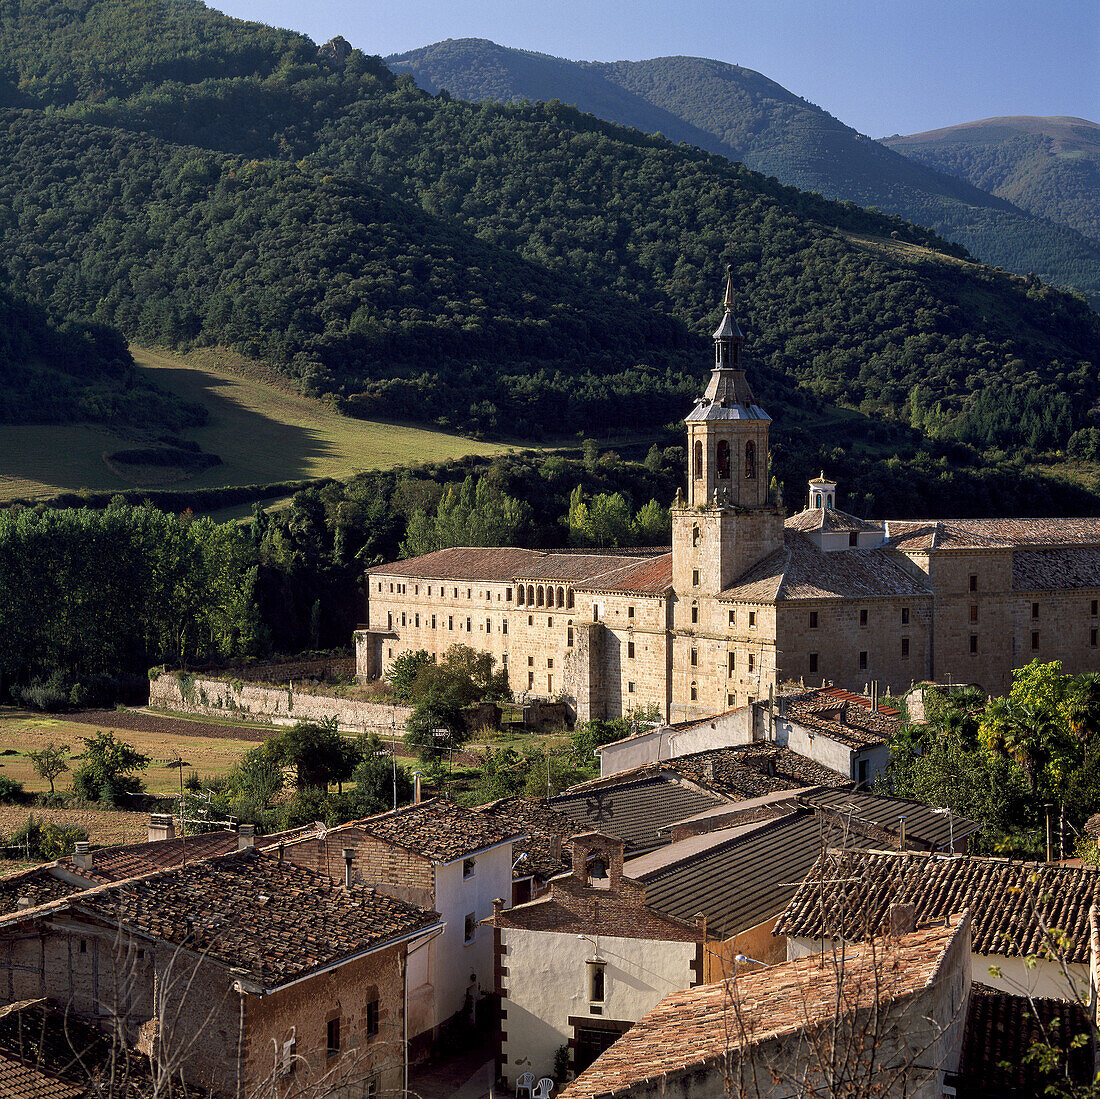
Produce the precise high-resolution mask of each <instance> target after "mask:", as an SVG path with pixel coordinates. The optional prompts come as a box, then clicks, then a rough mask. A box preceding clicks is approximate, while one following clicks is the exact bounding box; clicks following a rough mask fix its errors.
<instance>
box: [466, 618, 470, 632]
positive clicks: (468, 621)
mask: <svg viewBox="0 0 1100 1099" xmlns="http://www.w3.org/2000/svg"><path fill="white" fill-rule="evenodd" d="M466 632H467V633H469V632H470V620H469V619H468V618H467V619H466Z"/></svg>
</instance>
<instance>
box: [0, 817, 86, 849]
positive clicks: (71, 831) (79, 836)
mask: <svg viewBox="0 0 1100 1099" xmlns="http://www.w3.org/2000/svg"><path fill="white" fill-rule="evenodd" d="M87 838H88V833H87V832H85V831H84V829H83V828H80V827H78V826H77V825H75V824H55V823H54V822H53V821H50V820H46V819H44V818H40V817H36V816H35V815H34V814H33V813H32V814H31V815H30V816H28V817H27V823H26V824H24V825H23V827H22V828H20V829H19V830H18V831H17V832H14V833H13V834H12V837H11V841H10V845H9V846H11V847H14V848H17V849H18V850H19V851H20V852H21V853H22V854H24V855H25V857H26V858H28V859H42V860H49V859H59V858H61V856H62V855H69V854H71V853H72V850H73V848H74V847H75V846H76V841H77V840H86V839H87Z"/></svg>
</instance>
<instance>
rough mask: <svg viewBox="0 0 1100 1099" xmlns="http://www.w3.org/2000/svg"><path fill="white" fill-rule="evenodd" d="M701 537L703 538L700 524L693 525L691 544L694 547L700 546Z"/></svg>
mask: <svg viewBox="0 0 1100 1099" xmlns="http://www.w3.org/2000/svg"><path fill="white" fill-rule="evenodd" d="M701 537H702V536H701V535H700V533H699V524H698V523H695V524H693V526H692V528H691V544H692V545H693V546H697V545H699V539H700V538H701Z"/></svg>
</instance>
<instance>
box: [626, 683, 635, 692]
mask: <svg viewBox="0 0 1100 1099" xmlns="http://www.w3.org/2000/svg"><path fill="white" fill-rule="evenodd" d="M626 692H627V694H633V693H634V684H633V683H632V682H628V683H627V685H626Z"/></svg>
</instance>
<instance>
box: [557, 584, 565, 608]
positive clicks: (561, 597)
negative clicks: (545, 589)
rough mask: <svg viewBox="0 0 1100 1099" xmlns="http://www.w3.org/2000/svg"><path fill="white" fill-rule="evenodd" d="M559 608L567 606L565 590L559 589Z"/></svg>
mask: <svg viewBox="0 0 1100 1099" xmlns="http://www.w3.org/2000/svg"><path fill="white" fill-rule="evenodd" d="M558 606H559V607H564V606H565V588H558Z"/></svg>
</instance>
